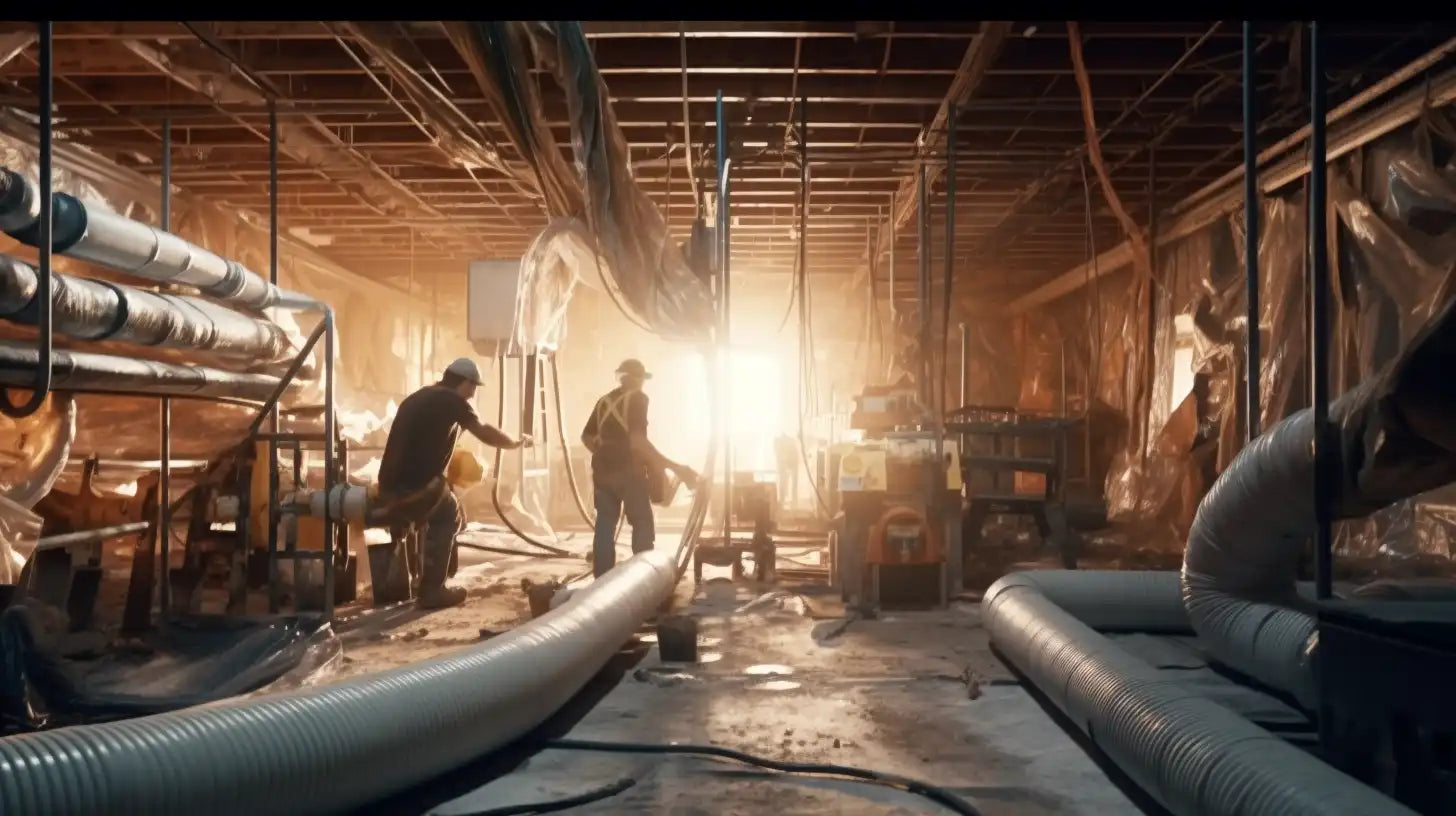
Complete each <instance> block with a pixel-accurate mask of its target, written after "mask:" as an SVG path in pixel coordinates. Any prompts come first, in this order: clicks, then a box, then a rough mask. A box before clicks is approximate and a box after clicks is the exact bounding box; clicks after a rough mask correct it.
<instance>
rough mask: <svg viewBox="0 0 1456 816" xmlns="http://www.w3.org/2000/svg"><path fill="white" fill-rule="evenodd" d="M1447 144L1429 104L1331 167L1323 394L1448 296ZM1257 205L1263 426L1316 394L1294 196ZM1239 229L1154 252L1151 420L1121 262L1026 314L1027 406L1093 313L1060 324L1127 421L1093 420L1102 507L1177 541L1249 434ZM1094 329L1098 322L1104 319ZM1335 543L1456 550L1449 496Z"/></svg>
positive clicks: (1386, 356)
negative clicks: (1060, 348)
mask: <svg viewBox="0 0 1456 816" xmlns="http://www.w3.org/2000/svg"><path fill="white" fill-rule="evenodd" d="M1453 151H1456V128H1453V125H1452V114H1451V112H1450V111H1449V110H1446V111H1430V112H1428V113H1427V114H1426V115H1425V116H1424V117H1423V118H1422V119H1421V120H1420V121H1418V122H1416V123H1413V124H1412V125H1410V126H1407V127H1405V128H1402V129H1400V130H1398V131H1396V132H1394V133H1392V134H1390V135H1389V136H1386V137H1384V138H1382V139H1380V140H1378V141H1376V142H1374V143H1372V144H1370V145H1367V146H1366V147H1365V148H1364V149H1362V150H1360V151H1356V152H1355V153H1353V154H1351V155H1349V156H1347V157H1344V158H1342V159H1340V160H1338V161H1336V162H1335V163H1334V164H1332V166H1331V167H1330V168H1329V171H1328V174H1329V188H1328V189H1329V192H1330V203H1331V208H1330V209H1331V213H1330V219H1331V230H1330V236H1331V238H1330V240H1331V247H1330V259H1331V264H1330V266H1331V268H1330V275H1331V280H1330V286H1331V293H1332V295H1331V323H1332V336H1331V342H1330V365H1331V369H1330V370H1331V389H1332V393H1335V394H1338V393H1341V392H1343V391H1345V390H1347V389H1349V388H1350V387H1351V386H1353V385H1354V384H1355V383H1357V382H1360V381H1361V380H1362V379H1364V378H1367V377H1369V376H1371V375H1372V374H1373V373H1374V372H1375V371H1376V370H1377V369H1378V368H1379V367H1380V366H1381V365H1382V364H1384V363H1386V362H1388V361H1389V360H1391V359H1393V358H1394V356H1395V354H1396V352H1397V351H1398V349H1399V348H1400V347H1401V345H1402V344H1403V343H1405V342H1406V341H1408V340H1409V339H1410V338H1411V337H1412V336H1413V335H1414V334H1415V332H1416V331H1417V330H1418V329H1419V328H1420V327H1421V326H1422V325H1423V324H1424V322H1425V321H1426V320H1427V318H1429V317H1430V315H1431V314H1432V313H1433V312H1434V311H1435V310H1436V309H1437V308H1438V307H1439V306H1441V305H1443V304H1444V303H1446V302H1447V301H1448V300H1450V298H1451V287H1452V285H1453V283H1452V276H1453V274H1456V161H1453ZM1260 211H1261V214H1260V224H1259V232H1260V237H1259V285H1260V316H1259V331H1260V337H1261V340H1260V344H1261V345H1260V349H1261V361H1260V372H1259V373H1260V376H1259V390H1260V411H1261V414H1262V416H1261V418H1260V422H1261V426H1262V427H1265V428H1267V427H1269V426H1270V425H1272V424H1273V423H1275V422H1277V421H1279V420H1280V419H1281V418H1283V417H1285V416H1288V415H1289V414H1291V413H1292V412H1294V411H1296V410H1298V409H1300V408H1302V407H1305V406H1306V405H1307V404H1308V393H1307V392H1308V388H1307V382H1308V371H1309V360H1308V338H1307V334H1306V332H1307V328H1306V315H1305V311H1306V307H1305V297H1306V287H1305V283H1304V280H1305V269H1304V267H1305V244H1306V236H1307V218H1306V214H1305V213H1306V210H1305V206H1304V193H1303V190H1302V189H1295V190H1293V191H1291V192H1288V193H1285V194H1283V195H1281V196H1279V197H1277V198H1269V199H1266V200H1264V201H1262V202H1261V207H1260ZM1243 221H1244V218H1243V212H1242V210H1240V211H1239V212H1237V213H1235V214H1233V215H1231V216H1229V217H1227V218H1224V219H1221V220H1219V221H1217V222H1215V223H1213V224H1211V225H1210V226H1208V227H1207V228H1205V229H1203V230H1201V231H1200V232H1198V233H1195V234H1194V235H1191V236H1189V237H1188V238H1185V239H1183V240H1181V241H1179V242H1177V243H1176V244H1175V245H1173V246H1168V247H1163V248H1162V249H1161V250H1160V251H1159V253H1158V257H1157V263H1156V268H1157V280H1158V286H1157V287H1156V289H1155V304H1154V323H1153V327H1152V332H1151V334H1152V341H1153V354H1154V359H1153V372H1154V380H1153V389H1152V392H1151V399H1150V401H1149V406H1148V411H1147V415H1146V416H1145V417H1143V416H1139V412H1138V411H1137V410H1136V408H1135V406H1133V405H1130V404H1129V400H1128V394H1129V393H1131V392H1130V388H1129V386H1128V382H1127V374H1128V368H1129V366H1128V365H1127V361H1126V359H1125V353H1124V349H1127V348H1131V347H1133V346H1134V345H1135V344H1137V343H1140V342H1142V343H1145V342H1147V341H1146V340H1145V339H1144V338H1143V337H1141V336H1139V334H1138V332H1140V331H1145V330H1146V329H1145V327H1144V326H1140V325H1139V324H1138V322H1137V321H1136V320H1134V319H1132V317H1131V316H1129V315H1128V314H1127V311H1128V310H1127V304H1128V303H1130V302H1132V298H1130V297H1129V296H1128V291H1129V290H1128V285H1129V284H1128V283H1127V281H1128V278H1129V275H1128V273H1127V272H1125V271H1124V272H1121V273H1118V274H1114V275H1109V276H1107V277H1104V278H1103V279H1101V280H1100V281H1097V282H1096V284H1095V288H1088V289H1084V290H1083V291H1082V292H1080V293H1079V294H1078V296H1077V297H1073V298H1064V299H1062V300H1060V301H1057V302H1055V303H1053V304H1051V306H1050V307H1048V308H1047V309H1044V310H1041V311H1039V312H1036V313H1033V314H1030V315H1027V316H1026V318H1025V319H1024V321H1025V323H1026V324H1027V329H1026V330H1024V331H1023V333H1022V337H1021V342H1020V347H1021V358H1022V360H1023V368H1022V371H1023V374H1022V376H1023V378H1024V381H1023V384H1022V387H1021V394H1022V400H1023V401H1026V400H1028V399H1032V395H1039V394H1042V393H1043V392H1047V391H1052V392H1054V391H1055V390H1056V389H1057V388H1058V387H1059V385H1058V379H1057V378H1059V376H1060V375H1059V373H1058V371H1057V370H1056V368H1055V366H1052V365H1048V364H1047V361H1048V360H1049V359H1051V358H1052V357H1053V356H1054V355H1055V346H1056V344H1058V343H1060V342H1061V335H1060V333H1059V332H1060V329H1061V327H1066V326H1079V327H1080V325H1082V324H1081V322H1080V321H1083V320H1089V318H1088V315H1089V313H1093V314H1094V315H1095V313H1097V312H1100V314H1101V320H1100V326H1101V329H1102V332H1101V333H1100V334H1099V333H1091V332H1084V331H1081V330H1080V328H1079V329H1078V330H1076V331H1068V332H1067V340H1068V351H1067V361H1068V365H1069V367H1070V368H1071V370H1072V373H1071V374H1070V375H1069V377H1068V380H1069V381H1070V382H1072V383H1074V384H1075V383H1081V382H1084V381H1085V377H1086V376H1087V375H1086V370H1087V368H1086V367H1087V366H1089V365H1090V366H1091V368H1092V369H1093V370H1094V371H1095V376H1094V381H1095V382H1096V383H1097V387H1096V395H1097V399H1098V400H1099V401H1101V402H1103V403H1104V404H1105V405H1106V406H1107V407H1108V408H1111V409H1114V410H1115V411H1116V413H1117V414H1118V415H1119V417H1120V419H1119V420H1117V421H1118V422H1120V424H1121V427H1120V428H1118V427H1114V426H1110V425H1104V427H1102V428H1101V429H1100V430H1101V432H1103V433H1106V434H1116V435H1117V437H1118V438H1119V440H1120V444H1119V445H1117V452H1116V453H1115V454H1114V455H1113V456H1111V457H1110V459H1109V458H1108V457H1107V456H1106V454H1105V453H1104V454H1102V455H1100V456H1098V457H1097V458H1099V459H1101V460H1102V461H1101V464H1102V465H1103V466H1105V467H1106V468H1107V476H1106V482H1105V484H1106V496H1107V502H1108V508H1109V515H1111V516H1112V517H1114V518H1120V519H1123V520H1127V521H1133V520H1143V521H1145V520H1162V521H1167V522H1169V523H1171V525H1172V529H1174V530H1176V531H1177V533H1178V536H1177V537H1174V538H1172V539H1170V540H1169V541H1167V542H1166V543H1167V544H1168V545H1169V546H1181V543H1182V541H1181V536H1182V535H1184V534H1186V532H1187V527H1188V524H1189V523H1191V520H1192V517H1193V513H1194V512H1195V511H1196V509H1197V503H1198V501H1199V499H1200V498H1201V497H1202V495H1203V493H1204V492H1205V491H1206V490H1207V489H1208V487H1209V486H1210V485H1211V484H1212V482H1213V480H1214V479H1215V478H1217V476H1218V474H1219V473H1221V472H1222V470H1223V469H1224V468H1225V467H1226V466H1227V465H1228V464H1229V463H1230V462H1231V461H1232V459H1233V457H1234V455H1235V454H1236V453H1237V452H1238V450H1239V449H1240V447H1241V446H1242V444H1243V439H1244V434H1245V422H1246V418H1245V417H1244V416H1243V414H1244V410H1243V404H1244V402H1243V401H1244V396H1243V383H1244V380H1245V375H1244V367H1245V357H1244V355H1245V344H1246V338H1247V336H1248V335H1247V332H1248V328H1249V327H1248V326H1247V317H1246V314H1247V308H1246V290H1245V273H1244V258H1243V254H1244V252H1243V246H1244V243H1243V240H1244V239H1243V231H1244V224H1243ZM1096 307H1100V308H1096ZM1088 325H1091V326H1096V325H1098V322H1097V320H1096V318H1095V317H1093V318H1091V319H1090V322H1089V323H1088ZM1097 349H1100V350H1101V353H1100V356H1101V359H1100V360H1098V359H1097V357H1098V352H1097V351H1096V350H1097ZM1038 362H1040V364H1037V363H1038ZM1037 399H1038V400H1040V401H1045V399H1046V398H1045V397H1044V396H1041V397H1037ZM1094 420H1095V416H1094ZM1139 425H1145V426H1146V427H1147V428H1148V429H1149V430H1150V433H1148V434H1147V443H1146V445H1145V446H1143V447H1142V448H1139V446H1138V445H1137V444H1136V439H1137V435H1138V431H1137V428H1138V426H1139ZM1094 432H1095V431H1094ZM1337 547H1338V548H1339V549H1340V551H1341V553H1342V554H1343V555H1344V556H1347V557H1356V558H1359V557H1364V556H1376V555H1402V556H1420V555H1425V556H1438V557H1441V558H1446V557H1448V556H1450V555H1451V554H1452V552H1453V548H1456V492H1453V491H1452V490H1450V489H1449V488H1448V489H1442V490H1438V491H1434V492H1433V493H1430V494H1426V495H1424V496H1421V497H1418V498H1416V499H1413V500H1410V501H1406V502H1401V503H1398V504H1397V505H1395V506H1394V507H1391V508H1388V509H1386V510H1384V511H1381V512H1379V513H1376V514H1375V515H1374V516H1372V517H1371V518H1369V519H1362V520H1356V521H1350V522H1344V523H1341V524H1340V525H1339V526H1338V529H1337Z"/></svg>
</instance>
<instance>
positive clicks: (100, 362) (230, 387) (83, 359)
mask: <svg viewBox="0 0 1456 816" xmlns="http://www.w3.org/2000/svg"><path fill="white" fill-rule="evenodd" d="M39 365H40V355H39V353H38V352H37V351H36V349H35V348H34V347H31V346H25V345H17V344H14V343H0V385H3V386H8V387H11V388H30V387H32V386H34V385H35V381H34V377H35V369H36V367H37V366H39ZM51 377H52V378H53V382H52V387H53V388H54V390H56V391H81V392H90V393H98V394H147V395H150V396H158V397H164V396H171V397H199V398H206V399H236V400H246V401H250V402H263V401H264V400H266V399H268V397H269V396H271V395H272V394H273V392H274V391H275V390H277V388H278V382H279V378H278V377H273V376H270V375H267V374H240V373H236V372H232V371H223V370H221V369H216V368H207V367H204V366H195V365H177V364H174V363H161V362H157V361H155V360H137V359H134V358H131V357H117V356H114V355H110V354H94V353H91V352H86V351H65V350H62V349H56V350H55V351H53V352H52V353H51ZM291 387H296V383H295V384H294V385H293V386H291Z"/></svg>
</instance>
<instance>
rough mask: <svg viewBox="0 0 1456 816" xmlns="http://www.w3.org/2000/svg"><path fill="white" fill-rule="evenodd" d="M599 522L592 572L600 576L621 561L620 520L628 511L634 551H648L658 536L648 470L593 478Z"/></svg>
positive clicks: (594, 542)
mask: <svg viewBox="0 0 1456 816" xmlns="http://www.w3.org/2000/svg"><path fill="white" fill-rule="evenodd" d="M592 481H593V482H594V483H595V487H596V491H595V495H596V505H597V526H596V531H595V534H594V535H593V536H592V572H593V574H595V575H596V576H597V577H598V578H600V577H601V576H602V575H604V574H606V571H607V570H609V569H611V568H612V567H613V566H615V565H616V563H617V543H616V538H617V522H618V521H619V520H620V519H621V518H622V511H623V509H625V510H626V512H627V523H628V524H630V525H632V552H634V553H640V552H647V551H648V550H650V549H652V544H653V541H654V540H655V539H656V538H657V531H656V530H655V529H654V524H653V519H652V503H651V502H650V501H649V500H648V490H647V476H646V475H645V474H600V475H595V476H594V478H593V480H592Z"/></svg>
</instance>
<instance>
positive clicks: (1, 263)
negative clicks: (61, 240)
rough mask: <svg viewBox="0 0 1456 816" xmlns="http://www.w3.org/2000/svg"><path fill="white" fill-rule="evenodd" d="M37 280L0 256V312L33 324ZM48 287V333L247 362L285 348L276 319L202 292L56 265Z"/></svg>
mask: <svg viewBox="0 0 1456 816" xmlns="http://www.w3.org/2000/svg"><path fill="white" fill-rule="evenodd" d="M40 279H41V276H40V273H39V271H37V270H36V269H35V267H33V266H31V265H30V264H28V263H25V262H24V261H20V260H17V259H15V258H12V257H10V256H9V255H0V318H4V319H5V320H9V321H11V322H14V323H21V324H25V325H32V326H33V325H35V324H36V322H37V317H38V314H39V311H40V289H41V286H40ZM47 288H48V289H49V290H50V297H51V304H52V307H51V312H52V324H51V325H52V331H53V333H57V334H63V335H66V336H68V337H75V338H77V339H81V340H92V341H96V340H115V341H117V342H121V343H134V344H137V345H142V346H154V347H157V348H175V349H187V350H192V351H204V352H212V353H215V354H221V355H227V356H230V357H233V358H236V359H239V360H245V361H248V362H254V361H259V362H274V361H278V360H282V359H286V358H287V357H288V356H289V353H290V347H289V342H288V336H287V335H286V334H285V333H284V331H283V329H282V328H280V327H279V326H278V325H277V324H276V323H273V322H272V321H269V320H262V319H259V318H256V317H252V316H249V315H246V314H242V313H239V312H235V311H233V310H231V309H229V308H227V307H226V306H223V305H221V304H218V303H213V302H212V301H210V300H205V299H203V298H199V297H191V296H188V295H173V294H162V293H158V292H152V291H148V290H146V289H138V288H136V287H134V286H127V285H125V284H120V283H112V282H110V281H99V280H92V279H89V278H77V277H72V276H70V275H63V274H61V273H59V272H52V273H51V276H50V286H49V287H47Z"/></svg>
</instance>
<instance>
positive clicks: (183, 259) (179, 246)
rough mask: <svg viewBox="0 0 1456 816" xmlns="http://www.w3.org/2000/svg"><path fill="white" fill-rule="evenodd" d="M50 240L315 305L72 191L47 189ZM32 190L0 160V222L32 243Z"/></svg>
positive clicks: (164, 277)
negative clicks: (50, 212)
mask: <svg viewBox="0 0 1456 816" xmlns="http://www.w3.org/2000/svg"><path fill="white" fill-rule="evenodd" d="M54 210H55V218H54V221H53V224H52V228H53V230H54V233H53V236H54V241H53V245H54V247H55V251H56V252H59V253H61V254H62V255H65V256H67V257H71V258H77V259H80V260H83V261H89V262H90V263H94V264H99V265H101V266H105V267H109V268H111V269H115V270H117V271H120V272H126V273H127V274H130V275H136V276H138V277H142V278H147V279H148V280H154V281H159V282H163V283H179V284H185V285H187V286H194V287H196V288H197V289H199V290H201V291H202V293H203V294H205V295H207V296H208V297H212V298H216V299H218V300H223V301H229V302H234V303H239V304H242V305H245V306H250V307H252V308H254V309H264V308H268V307H271V306H276V307H280V308H285V309H304V310H318V309H321V308H322V306H323V305H322V304H321V303H320V302H319V301H317V300H315V299H313V298H311V297H309V296H308V295H304V294H301V293H299V292H291V291H288V290H286V289H279V288H278V287H277V286H274V285H273V284H271V283H269V282H268V281H266V280H264V279H263V278H261V277H259V276H258V274H257V273H256V272H254V271H252V270H251V269H249V268H247V267H246V266H243V265H242V264H240V263H238V262H236V261H229V260H227V259H226V258H224V257H222V256H221V255H218V254H217V253H215V252H211V251H209V250H206V249H203V248H202V247H199V246H197V245H196V244H193V243H192V242H190V241H187V240H184V239H182V238H180V237H178V236H176V235H174V234H172V233H170V232H164V231H162V230H159V229H157V228H156V227H151V226H148V225H146V224H143V223H141V222H140V221H133V220H131V219H130V218H126V217H125V216H122V215H118V214H117V213H114V212H111V211H110V210H107V209H104V208H102V207H88V206H86V205H85V204H84V203H82V202H81V201H80V200H79V199H77V198H75V197H74V196H70V195H66V194H65V193H56V194H55V205H54ZM39 218H40V196H39V193H37V191H36V189H35V185H34V184H32V183H31V181H30V180H29V179H27V178H25V177H24V176H22V175H20V174H19V173H16V172H15V171H13V170H9V169H6V168H0V230H3V231H4V232H5V233H6V234H7V235H9V236H10V237H12V238H14V239H15V240H17V241H20V242H22V243H25V244H28V245H30V246H35V245H36V242H37V241H38V240H39V236H38V235H37V233H36V225H37V224H38V223H39Z"/></svg>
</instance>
